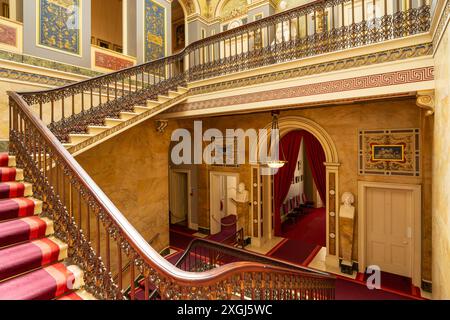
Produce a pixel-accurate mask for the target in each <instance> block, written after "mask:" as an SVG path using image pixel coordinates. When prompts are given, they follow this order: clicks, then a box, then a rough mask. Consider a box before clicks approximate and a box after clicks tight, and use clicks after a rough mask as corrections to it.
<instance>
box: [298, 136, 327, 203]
mask: <svg viewBox="0 0 450 320" xmlns="http://www.w3.org/2000/svg"><path fill="white" fill-rule="evenodd" d="M303 139H304V142H305V150H306V156H307V158H308V162H309V166H310V167H311V172H312V175H313V178H314V183H315V184H316V188H317V191H318V192H319V195H320V198H321V199H322V202H323V203H325V199H326V198H325V193H326V192H327V185H326V181H327V179H326V170H325V165H324V163H325V161H326V159H325V152H324V151H323V148H322V145H321V144H320V142H319V140H317V138H316V137H314V136H313V135H312V134H311V133H309V132H307V131H304V134H303Z"/></svg>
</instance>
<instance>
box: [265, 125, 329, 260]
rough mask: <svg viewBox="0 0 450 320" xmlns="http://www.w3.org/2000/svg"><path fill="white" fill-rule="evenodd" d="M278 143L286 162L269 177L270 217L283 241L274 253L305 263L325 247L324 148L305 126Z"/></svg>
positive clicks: (286, 135) (276, 232)
mask: <svg viewBox="0 0 450 320" xmlns="http://www.w3.org/2000/svg"><path fill="white" fill-rule="evenodd" d="M279 147H280V154H281V155H283V156H284V157H285V160H287V163H286V164H285V165H284V167H282V168H281V169H279V170H278V172H277V174H276V175H275V176H274V177H273V220H274V233H275V236H276V237H282V238H284V239H285V240H286V242H285V243H284V248H283V250H280V251H277V252H274V254H275V255H274V256H276V257H278V258H282V259H285V260H289V261H292V262H294V263H299V264H307V263H308V262H307V261H308V259H312V258H313V257H314V256H315V255H316V254H317V253H318V252H319V251H320V250H322V249H323V248H324V247H326V209H325V205H324V204H325V202H326V200H325V199H326V167H325V152H324V150H323V148H322V145H321V144H320V142H319V140H317V138H315V137H314V135H312V134H311V133H309V132H308V131H306V130H293V131H290V132H288V133H287V134H285V135H284V136H283V137H282V138H281V141H280V146H279ZM289 248H290V249H289Z"/></svg>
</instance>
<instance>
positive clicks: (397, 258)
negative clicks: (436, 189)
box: [365, 188, 414, 277]
mask: <svg viewBox="0 0 450 320" xmlns="http://www.w3.org/2000/svg"><path fill="white" fill-rule="evenodd" d="M413 206H414V199H413V192H412V191H411V190H401V189H385V188H367V193H366V208H365V209H366V217H367V218H366V255H367V265H368V266H370V265H377V266H379V267H380V268H381V270H382V271H385V272H389V273H394V274H398V275H402V276H406V277H412V259H411V255H412V239H413V234H412V232H413V228H412V227H413V212H414V211H413V210H414V207H413Z"/></svg>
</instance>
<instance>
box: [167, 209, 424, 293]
mask: <svg viewBox="0 0 450 320" xmlns="http://www.w3.org/2000/svg"><path fill="white" fill-rule="evenodd" d="M324 213H325V211H324V210H323V209H319V210H314V211H311V214H310V215H309V214H308V215H305V216H304V217H302V218H300V219H298V220H297V223H295V224H288V225H285V226H283V231H284V236H289V237H290V239H284V240H283V241H281V242H280V243H279V244H278V245H277V246H276V247H274V248H273V249H272V250H271V251H270V252H269V253H267V255H268V256H270V257H273V258H276V259H280V260H285V261H288V262H291V263H294V264H297V265H300V266H308V265H309V263H310V262H311V261H312V260H313V259H314V257H315V256H316V255H317V253H318V252H319V251H320V249H321V248H322V245H320V244H318V243H321V241H322V239H323V241H325V239H324V237H325V230H322V228H324V226H325V222H324V220H323V219H324V216H325V214H324ZM322 220H323V223H322ZM322 226H323V227H322ZM308 228H311V230H315V231H311V230H308ZM314 232H316V233H318V234H319V235H317V234H314ZM194 233H196V231H193V230H189V229H187V228H183V227H180V226H171V228H170V245H171V247H172V248H173V249H176V250H177V251H178V252H176V253H174V254H172V255H170V256H168V257H166V259H167V260H168V261H170V262H171V263H172V264H175V263H176V262H177V261H178V259H179V258H180V257H181V255H182V253H183V250H185V249H186V248H187V246H188V245H189V243H190V242H191V241H192V240H193V239H195V236H194ZM209 238H212V240H215V238H218V239H220V238H222V236H221V235H219V236H210V237H209ZM321 244H322V243H321ZM366 278H367V277H366V276H365V275H364V274H361V273H359V274H358V276H357V278H356V280H352V279H349V278H345V277H341V276H337V280H336V300H414V299H422V298H421V296H420V289H419V288H417V287H414V286H413V285H412V283H411V279H409V278H405V277H401V276H397V275H393V274H389V273H385V272H382V276H381V290H370V289H368V288H367V286H366Z"/></svg>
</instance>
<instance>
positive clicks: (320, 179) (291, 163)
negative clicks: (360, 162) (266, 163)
mask: <svg viewBox="0 0 450 320" xmlns="http://www.w3.org/2000/svg"><path fill="white" fill-rule="evenodd" d="M302 140H303V141H304V143H305V150H306V154H307V158H308V162H309V164H310V167H311V171H312V175H313V177H314V183H315V184H316V187H317V189H318V191H319V194H320V197H321V199H322V201H324V199H325V193H326V176H325V175H326V171H325V166H324V162H325V152H324V151H323V148H322V145H321V144H320V142H319V141H318V140H317V139H316V137H314V136H313V135H312V134H311V133H309V132H307V131H291V132H289V133H288V134H287V135H285V136H284V137H283V138H282V139H281V141H280V157H282V155H283V152H284V156H285V157H286V159H284V160H286V161H288V162H287V164H286V165H285V166H284V167H283V168H281V169H279V171H278V173H277V174H276V175H275V177H274V206H275V215H274V229H275V236H281V212H280V209H281V206H282V205H283V201H284V200H285V199H286V197H287V195H288V193H289V189H290V188H291V183H292V179H293V178H294V173H295V169H296V166H297V158H298V153H299V151H300V145H301V142H302Z"/></svg>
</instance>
